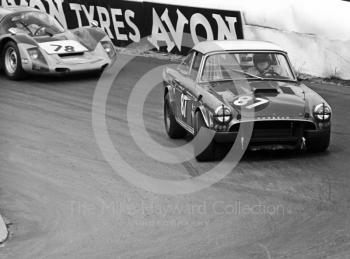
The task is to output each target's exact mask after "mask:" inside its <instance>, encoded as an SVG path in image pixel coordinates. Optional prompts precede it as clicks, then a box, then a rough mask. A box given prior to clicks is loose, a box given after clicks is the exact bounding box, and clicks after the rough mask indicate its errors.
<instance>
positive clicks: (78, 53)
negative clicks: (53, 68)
mask: <svg viewBox="0 0 350 259" xmlns="http://www.w3.org/2000/svg"><path fill="white" fill-rule="evenodd" d="M82 55H84V52H76V53H64V54H58V56H59V57H61V58H65V57H76V56H82Z"/></svg>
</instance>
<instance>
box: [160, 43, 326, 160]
mask: <svg viewBox="0 0 350 259" xmlns="http://www.w3.org/2000/svg"><path fill="white" fill-rule="evenodd" d="M163 80H164V86H165V93H164V122H165V128H166V131H167V134H168V135H169V137H171V138H181V137H183V136H185V135H186V134H187V133H190V134H192V135H197V134H198V133H199V131H200V129H201V128H202V127H204V128H205V129H206V130H205V132H211V133H214V134H212V135H213V136H214V137H213V140H212V141H211V142H210V143H209V145H208V146H206V147H205V148H202V147H200V144H195V146H194V149H195V156H196V159H197V160H200V161H205V160H213V159H215V157H216V152H217V151H218V150H220V148H221V147H222V146H224V145H227V144H230V143H233V142H234V141H235V140H236V138H237V136H238V134H239V131H240V128H241V127H242V125H245V124H247V123H250V124H253V126H252V127H253V129H252V132H251V137H250V139H249V140H245V139H244V138H243V137H242V139H240V140H239V141H240V142H242V148H243V146H244V143H243V141H248V142H249V144H247V145H248V146H249V148H251V149H265V148H266V149H280V148H283V149H284V148H288V149H303V148H306V149H308V150H309V151H313V152H322V151H325V150H326V149H327V148H328V146H329V143H330V134H331V114H332V110H331V107H330V106H329V104H328V103H327V102H326V101H325V100H324V99H323V98H322V97H321V96H320V95H318V94H317V93H316V92H314V91H313V90H311V89H310V88H308V87H306V86H305V85H304V84H302V83H300V82H299V81H298V80H297V78H296V76H295V73H294V71H293V69H292V67H291V65H290V62H289V59H288V56H287V53H286V52H285V51H284V50H283V49H281V48H280V47H279V46H276V45H274V44H272V43H268V42H260V41H244V40H237V41H207V42H202V43H199V44H197V45H196V46H195V47H194V48H193V49H192V50H191V51H190V53H189V55H188V56H187V57H186V58H185V59H184V61H183V62H182V64H180V65H179V66H178V67H177V68H176V69H174V68H166V69H165V70H164V74H163ZM244 111H246V112H249V111H250V112H251V114H252V115H251V116H245V115H244V114H243V113H244ZM202 137H204V138H207V137H206V136H205V135H204V136H202ZM203 141H204V139H203ZM199 143H200V141H199Z"/></svg>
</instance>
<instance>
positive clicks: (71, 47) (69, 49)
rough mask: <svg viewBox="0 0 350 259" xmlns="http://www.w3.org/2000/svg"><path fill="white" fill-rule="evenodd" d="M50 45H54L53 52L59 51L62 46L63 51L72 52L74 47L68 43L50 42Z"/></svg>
mask: <svg viewBox="0 0 350 259" xmlns="http://www.w3.org/2000/svg"><path fill="white" fill-rule="evenodd" d="M51 46H52V47H56V48H55V49H54V51H55V52H59V51H60V50H61V49H62V48H64V51H66V52H74V47H73V46H70V45H58V44H51Z"/></svg>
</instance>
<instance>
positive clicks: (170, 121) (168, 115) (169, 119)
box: [164, 94, 187, 139]
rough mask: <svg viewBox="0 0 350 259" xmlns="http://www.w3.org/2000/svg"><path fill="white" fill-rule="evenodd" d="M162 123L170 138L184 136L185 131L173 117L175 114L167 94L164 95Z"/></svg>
mask: <svg viewBox="0 0 350 259" xmlns="http://www.w3.org/2000/svg"><path fill="white" fill-rule="evenodd" d="M164 125H165V130H166V132H167V134H168V136H169V137H170V138H173V139H177V138H183V137H184V136H186V134H187V132H186V130H185V129H184V128H182V127H181V126H180V125H179V123H177V121H176V119H175V114H174V111H173V109H172V108H171V105H170V99H169V94H166V95H165V97H164Z"/></svg>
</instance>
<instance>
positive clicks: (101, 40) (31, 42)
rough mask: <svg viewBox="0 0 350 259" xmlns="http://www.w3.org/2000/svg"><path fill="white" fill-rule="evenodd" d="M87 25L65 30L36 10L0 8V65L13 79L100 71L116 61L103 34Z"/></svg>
mask: <svg viewBox="0 0 350 259" xmlns="http://www.w3.org/2000/svg"><path fill="white" fill-rule="evenodd" d="M91 23H92V26H91V27H90V26H89V27H82V28H78V29H74V30H66V29H64V28H63V27H62V25H61V24H60V23H59V22H58V21H57V20H56V19H55V18H53V17H52V16H50V15H48V14H46V13H44V12H41V11H39V10H37V9H33V8H29V7H10V8H0V54H1V60H0V66H1V68H2V69H3V70H4V72H5V74H6V75H7V76H8V77H9V78H10V79H13V80H18V79H22V78H23V77H24V76H25V74H26V73H39V74H65V73H70V72H83V71H90V70H101V71H102V70H103V69H104V68H105V67H106V66H108V65H109V64H111V63H112V62H113V61H114V60H115V59H116V51H115V49H114V45H113V44H112V42H111V40H110V39H109V37H108V36H107V34H106V33H105V32H104V31H103V30H102V29H100V28H97V23H96V22H91Z"/></svg>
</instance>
